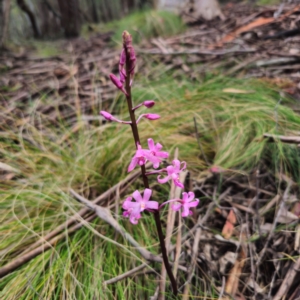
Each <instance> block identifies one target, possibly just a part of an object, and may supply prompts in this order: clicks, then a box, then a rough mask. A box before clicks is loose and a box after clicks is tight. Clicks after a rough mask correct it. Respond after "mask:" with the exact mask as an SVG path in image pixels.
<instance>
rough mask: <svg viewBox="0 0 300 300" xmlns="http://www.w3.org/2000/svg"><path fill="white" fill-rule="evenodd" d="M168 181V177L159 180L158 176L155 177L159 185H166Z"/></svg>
mask: <svg viewBox="0 0 300 300" xmlns="http://www.w3.org/2000/svg"><path fill="white" fill-rule="evenodd" d="M169 180H170V176H166V177H165V178H160V175H159V176H158V177H157V181H158V182H159V183H166V182H168V181H169Z"/></svg>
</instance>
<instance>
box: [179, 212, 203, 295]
mask: <svg viewBox="0 0 300 300" xmlns="http://www.w3.org/2000/svg"><path fill="white" fill-rule="evenodd" d="M197 223H198V224H201V223H202V222H201V216H199V217H198V221H197ZM201 234H202V228H200V227H198V228H197V230H196V234H195V238H194V244H193V252H192V259H191V265H190V267H189V271H188V278H187V284H186V285H185V287H184V292H183V298H182V299H183V300H188V299H189V290H190V282H191V281H192V278H193V276H194V271H195V265H196V261H197V255H198V249H199V243H200V238H201Z"/></svg>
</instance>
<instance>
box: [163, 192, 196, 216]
mask: <svg viewBox="0 0 300 300" xmlns="http://www.w3.org/2000/svg"><path fill="white" fill-rule="evenodd" d="M194 198H195V194H194V193H193V192H189V193H185V192H184V193H182V200H181V199H173V200H169V201H167V202H171V201H176V202H179V203H178V204H173V205H172V209H173V210H175V211H177V210H179V209H182V214H181V215H182V216H183V217H188V216H189V215H192V214H193V212H192V211H191V210H190V208H191V207H196V206H197V205H198V204H199V199H195V201H193V200H194Z"/></svg>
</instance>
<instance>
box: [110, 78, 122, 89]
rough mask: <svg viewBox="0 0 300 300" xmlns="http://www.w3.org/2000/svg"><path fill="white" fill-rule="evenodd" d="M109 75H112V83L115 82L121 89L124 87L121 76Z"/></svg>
mask: <svg viewBox="0 0 300 300" xmlns="http://www.w3.org/2000/svg"><path fill="white" fill-rule="evenodd" d="M109 77H110V80H111V81H112V83H113V84H114V85H115V86H116V87H117V88H118V89H120V90H122V89H123V84H122V82H121V81H120V80H119V78H118V77H117V76H116V75H114V74H110V75H109Z"/></svg>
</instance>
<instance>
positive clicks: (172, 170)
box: [157, 159, 186, 188]
mask: <svg viewBox="0 0 300 300" xmlns="http://www.w3.org/2000/svg"><path fill="white" fill-rule="evenodd" d="M172 164H173V165H172V166H168V167H167V168H166V170H167V173H168V175H167V176H166V177H165V178H161V177H160V175H159V176H158V177H157V181H158V182H159V183H166V182H167V181H169V180H170V179H172V180H173V182H174V184H175V185H176V186H178V187H180V188H184V185H183V184H182V183H181V182H180V181H179V173H180V172H181V171H183V170H185V169H186V162H185V161H182V162H180V161H179V160H178V159H174V160H173V162H172ZM181 164H182V165H183V166H182V167H181ZM180 167H181V168H180Z"/></svg>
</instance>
